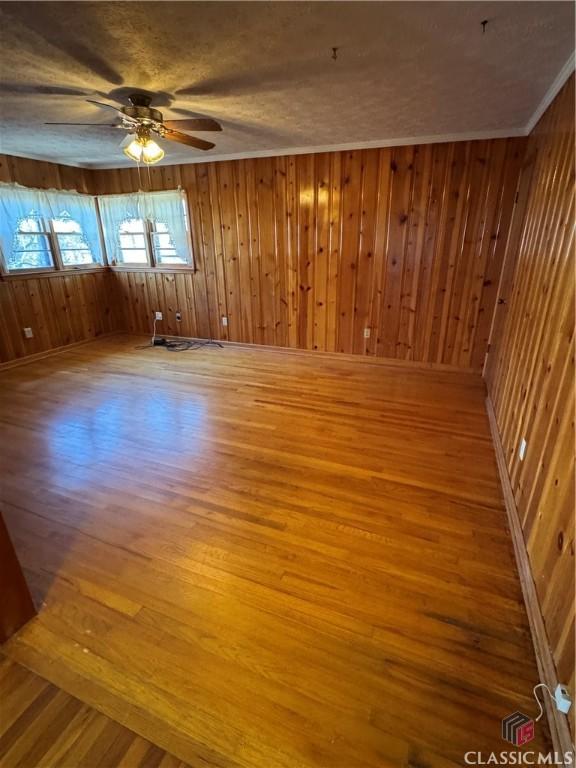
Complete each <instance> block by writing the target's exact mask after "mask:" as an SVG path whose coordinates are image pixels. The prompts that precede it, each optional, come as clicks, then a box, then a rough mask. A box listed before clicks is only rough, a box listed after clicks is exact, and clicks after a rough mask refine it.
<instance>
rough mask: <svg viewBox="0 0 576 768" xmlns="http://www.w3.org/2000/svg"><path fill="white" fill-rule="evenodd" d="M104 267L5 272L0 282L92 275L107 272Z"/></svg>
mask: <svg viewBox="0 0 576 768" xmlns="http://www.w3.org/2000/svg"><path fill="white" fill-rule="evenodd" d="M107 271H108V267H107V266H105V265H103V264H102V265H99V266H91V267H65V268H64V269H27V270H22V271H13V272H6V273H4V274H2V275H0V280H2V281H3V280H5V281H9V280H35V279H36V280H44V279H45V278H47V277H63V276H64V275H92V274H96V273H99V272H107Z"/></svg>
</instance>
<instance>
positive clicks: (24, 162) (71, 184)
mask: <svg viewBox="0 0 576 768" xmlns="http://www.w3.org/2000/svg"><path fill="white" fill-rule="evenodd" d="M0 181H4V182H16V183H17V184H22V186H23V187H39V188H41V189H51V188H52V189H75V190H76V191H77V192H85V193H88V194H89V193H90V190H91V186H92V171H91V170H88V169H86V168H74V167H72V166H71V165H58V164H57V163H45V162H42V161H40V160H29V159H28V158H26V157H13V156H11V155H2V154H0Z"/></svg>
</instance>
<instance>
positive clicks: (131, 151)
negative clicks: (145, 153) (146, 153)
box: [124, 139, 144, 163]
mask: <svg viewBox="0 0 576 768" xmlns="http://www.w3.org/2000/svg"><path fill="white" fill-rule="evenodd" d="M143 149H144V147H143V146H142V142H141V140H140V139H132V141H131V142H130V144H128V146H127V147H124V154H125V155H126V157H129V158H130V160H134V162H136V163H139V162H140V161H141V160H142V150H143Z"/></svg>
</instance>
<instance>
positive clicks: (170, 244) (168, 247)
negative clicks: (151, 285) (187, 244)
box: [152, 221, 189, 264]
mask: <svg viewBox="0 0 576 768" xmlns="http://www.w3.org/2000/svg"><path fill="white" fill-rule="evenodd" d="M152 226H153V232H152V248H153V250H154V258H155V260H156V262H157V263H158V264H188V263H189V262H188V254H187V253H179V252H178V249H177V248H176V243H175V242H174V237H173V236H172V233H171V232H170V228H169V226H168V225H167V224H166V222H165V221H154V222H153V223H152Z"/></svg>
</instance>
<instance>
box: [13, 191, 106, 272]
mask: <svg viewBox="0 0 576 768" xmlns="http://www.w3.org/2000/svg"><path fill="white" fill-rule="evenodd" d="M31 189H33V187H31ZM63 191H64V190H63ZM80 194H81V193H80ZM86 197H91V198H92V199H93V201H94V215H95V217H96V223H97V225H98V238H99V242H100V252H101V254H102V261H92V262H90V263H89V264H64V261H63V259H62V252H61V249H60V243H59V241H58V234H59V233H58V232H56V231H55V229H54V221H55V219H53V218H52V217H46V216H45V215H41V216H39V217H38V218H39V220H40V221H41V222H42V230H41V231H40V232H38V234H39V235H43V236H44V237H45V238H46V240H47V243H48V251H49V253H50V257H51V259H52V266H50V267H21V268H19V269H10V267H9V266H8V258H7V256H6V255H5V254H4V252H3V249H2V247H1V246H0V277H2V278H3V279H5V278H7V277H8V278H9V277H18V278H22V277H26V275H30V276H35V275H54V274H58V273H59V272H97V271H100V270H101V269H108V266H109V265H108V260H107V255H106V249H105V248H104V239H103V237H102V222H101V220H100V211H99V210H98V198H97V197H96V196H95V195H86ZM73 220H74V221H75V219H73ZM17 233H20V230H18V231H17V232H15V233H14V235H16V234H17ZM22 234H26V233H22ZM32 234H34V233H32Z"/></svg>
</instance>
